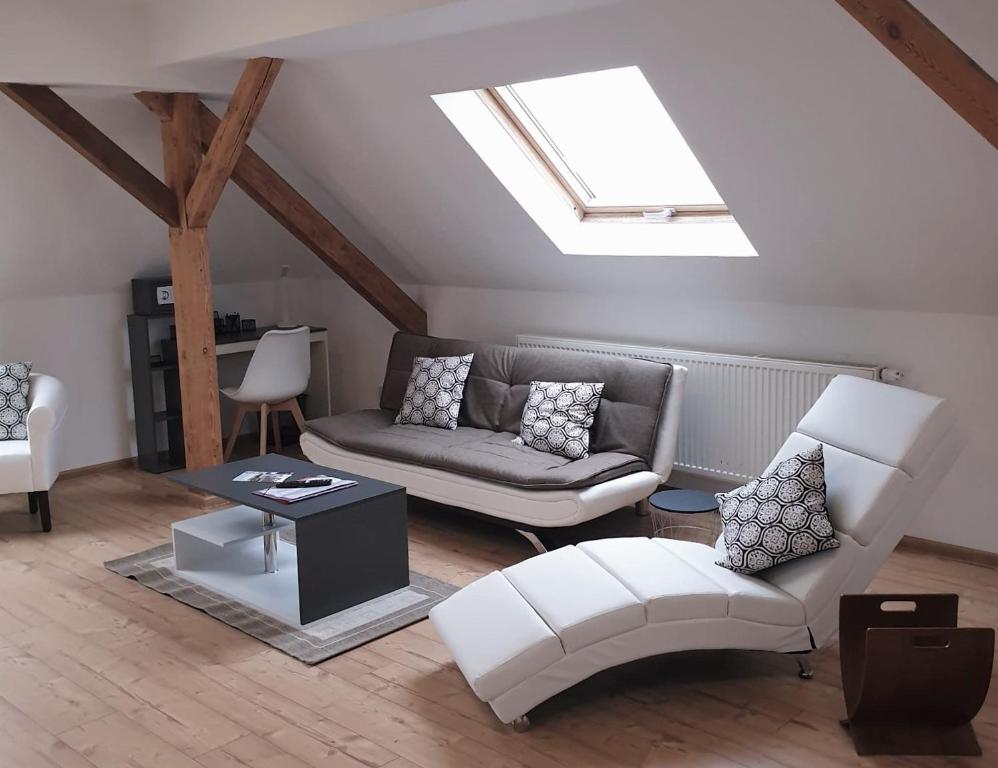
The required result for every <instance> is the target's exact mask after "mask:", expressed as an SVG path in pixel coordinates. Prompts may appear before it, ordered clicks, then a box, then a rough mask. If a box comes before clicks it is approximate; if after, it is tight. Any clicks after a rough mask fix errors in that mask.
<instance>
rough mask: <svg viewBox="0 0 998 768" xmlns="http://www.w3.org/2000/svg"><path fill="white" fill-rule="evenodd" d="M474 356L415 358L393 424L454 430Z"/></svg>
mask: <svg viewBox="0 0 998 768" xmlns="http://www.w3.org/2000/svg"><path fill="white" fill-rule="evenodd" d="M474 357H475V356H474V354H470V355H461V356H460V357H417V358H416V359H415V361H414V362H413V364H412V373H411V374H409V384H408V385H407V386H406V388H405V396H404V397H403V399H402V408H401V409H400V410H399V412H398V415H397V416H396V417H395V423H396V424H423V425H424V426H427V427H440V428H441V429H457V414H458V411H460V410H461V400H462V398H464V382H465V381H466V380H467V378H468V373H469V372H470V371H471V361H472V359H473V358H474Z"/></svg>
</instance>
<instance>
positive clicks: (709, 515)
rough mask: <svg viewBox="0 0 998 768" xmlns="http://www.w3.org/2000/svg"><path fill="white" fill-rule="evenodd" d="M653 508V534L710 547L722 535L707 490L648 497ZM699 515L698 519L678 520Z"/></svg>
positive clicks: (677, 490) (678, 490) (714, 504)
mask: <svg viewBox="0 0 998 768" xmlns="http://www.w3.org/2000/svg"><path fill="white" fill-rule="evenodd" d="M648 503H649V504H650V505H651V507H652V520H651V522H652V535H654V536H661V537H665V538H670V539H683V540H685V541H697V542H700V543H701V544H710V545H713V544H714V541H715V540H716V539H717V537H718V536H719V535H720V533H721V523H720V518H719V517H718V516H717V515H716V514H714V513H716V512H717V500H716V499H715V498H714V494H712V493H708V492H707V491H693V490H685V489H682V488H670V489H669V490H666V491H658V492H657V493H653V494H652V495H651V496H649V497H648ZM680 515H682V516H685V515H699V516H700V517H687V518H683V517H679V516H680Z"/></svg>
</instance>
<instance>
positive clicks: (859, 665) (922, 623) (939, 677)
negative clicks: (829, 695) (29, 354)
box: [839, 595, 995, 755]
mask: <svg viewBox="0 0 998 768" xmlns="http://www.w3.org/2000/svg"><path fill="white" fill-rule="evenodd" d="M958 600H959V597H958V596H957V595H843V596H842V599H841V600H840V602H839V640H840V647H841V651H840V653H841V663H842V690H843V693H844V695H845V700H846V713H847V719H846V720H843V721H842V724H843V725H844V726H845V727H846V728H848V729H849V734H850V735H851V736H852V740H853V744H854V746H855V747H856V753H857V754H859V755H980V754H981V748H980V746H979V745H978V743H977V738H976V737H975V736H974V729H973V728H972V726H971V724H970V721H971V720H973V719H974V717H975V716H976V715H977V713H978V712H979V711H980V709H981V706H982V705H983V704H984V699H985V697H986V696H987V693H988V686H989V685H990V683H991V667H992V664H993V662H994V650H995V631H994V630H993V629H990V628H959V629H958V628H957V625H956V624H957V602H958Z"/></svg>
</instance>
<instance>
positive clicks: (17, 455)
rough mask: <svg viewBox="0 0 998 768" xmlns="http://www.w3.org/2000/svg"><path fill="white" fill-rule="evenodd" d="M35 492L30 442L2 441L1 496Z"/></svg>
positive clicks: (0, 461)
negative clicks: (32, 481) (32, 480)
mask: <svg viewBox="0 0 998 768" xmlns="http://www.w3.org/2000/svg"><path fill="white" fill-rule="evenodd" d="M33 490H35V489H34V487H33V486H32V483H31V449H30V448H29V446H28V441H27V440H0V494H2V493H28V492H30V491H33Z"/></svg>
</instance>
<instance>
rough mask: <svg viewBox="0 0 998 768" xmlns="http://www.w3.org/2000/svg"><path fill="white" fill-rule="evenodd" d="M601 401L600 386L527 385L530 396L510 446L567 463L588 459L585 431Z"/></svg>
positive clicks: (587, 434) (555, 383) (587, 432)
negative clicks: (523, 448)
mask: <svg viewBox="0 0 998 768" xmlns="http://www.w3.org/2000/svg"><path fill="white" fill-rule="evenodd" d="M602 397H603V385H602V384H586V383H581V382H575V383H570V384H569V383H565V384H560V383H558V382H555V381H532V382H530V394H529V395H527V404H526V405H525V406H524V407H523V416H522V417H521V419H520V436H519V437H518V438H516V439H515V440H514V441H513V442H514V443H516V444H517V445H526V446H529V447H530V448H533V449H534V450H535V451H544V452H545V453H554V454H557V455H558V456H565V457H567V458H569V459H572V460H575V459H584V458H586V457H588V456H589V428H590V427H592V425H593V422H594V421H595V420H596V409H597V408H599V404H600V398H602Z"/></svg>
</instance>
